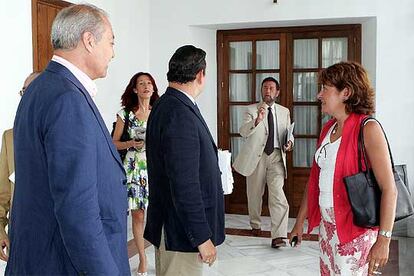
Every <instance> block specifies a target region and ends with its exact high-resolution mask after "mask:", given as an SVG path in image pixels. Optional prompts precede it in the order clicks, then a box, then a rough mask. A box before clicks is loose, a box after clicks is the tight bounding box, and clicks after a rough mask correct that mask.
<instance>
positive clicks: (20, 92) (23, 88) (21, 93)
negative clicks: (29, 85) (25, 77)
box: [19, 86, 26, 96]
mask: <svg viewBox="0 0 414 276" xmlns="http://www.w3.org/2000/svg"><path fill="white" fill-rule="evenodd" d="M24 91H26V87H24V86H23V87H22V89H20V91H19V95H20V96H23V94H24Z"/></svg>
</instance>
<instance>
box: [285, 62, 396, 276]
mask: <svg viewBox="0 0 414 276" xmlns="http://www.w3.org/2000/svg"><path fill="white" fill-rule="evenodd" d="M319 82H320V84H321V91H320V92H319V93H318V99H319V100H320V101H321V107H322V112H324V113H326V114H328V115H330V116H332V119H331V120H329V121H328V122H327V123H326V124H325V126H324V127H323V129H322V131H321V134H320V138H319V141H318V146H317V148H318V149H317V150H316V153H315V156H314V162H313V166H312V169H311V173H310V177H309V181H308V185H307V189H305V193H304V196H303V199H302V203H301V206H300V210H299V213H298V216H297V219H296V223H295V226H294V227H293V229H292V232H291V238H292V237H294V236H297V237H298V244H300V241H301V239H302V234H303V224H304V221H305V219H306V218H307V219H308V224H309V226H308V233H310V232H311V231H312V229H313V228H314V227H315V226H318V225H319V247H320V256H321V257H320V273H321V275H332V276H333V275H355V276H357V275H358V276H359V275H373V274H377V273H379V272H378V271H379V270H380V269H381V268H382V267H383V266H384V265H385V264H386V263H387V261H388V255H389V245H390V240H391V239H390V237H391V231H392V228H393V224H394V216H395V208H396V200H397V197H396V187H395V182H394V177H393V173H392V168H391V161H390V157H389V154H388V148H387V143H386V140H385V136H384V134H383V132H382V130H381V127H380V126H379V125H378V123H377V122H376V121H368V122H367V123H366V125H365V127H364V138H363V139H364V143H365V150H366V153H367V158H368V159H369V160H368V161H369V164H370V167H371V169H372V170H373V172H374V174H375V177H376V179H377V182H378V186H379V188H380V189H381V192H382V199H381V206H380V218H381V219H380V225H379V227H378V228H372V229H370V228H362V227H359V226H357V225H355V224H354V222H353V213H352V210H351V206H350V203H349V200H348V194H347V191H346V188H345V183H344V181H343V178H344V177H345V176H350V175H354V174H356V173H358V172H359V169H358V147H357V144H358V142H357V141H358V134H359V130H360V125H361V122H362V120H364V119H365V118H366V117H367V116H368V115H371V114H372V113H373V112H374V91H373V89H372V87H371V84H370V82H369V79H368V75H367V72H366V71H365V69H364V68H363V67H362V66H361V65H360V64H358V63H356V62H340V63H337V64H334V65H332V66H330V67H328V68H326V69H324V70H323V71H322V72H321V73H320V75H319Z"/></svg>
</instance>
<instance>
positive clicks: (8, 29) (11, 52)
mask: <svg viewBox="0 0 414 276" xmlns="http://www.w3.org/2000/svg"><path fill="white" fill-rule="evenodd" d="M31 18H32V12H31V1H30V0H25V1H5V0H0V33H1V37H2V42H1V43H0V52H1V54H2V55H1V66H0V83H1V90H0V98H1V100H0V133H1V134H2V133H3V131H4V130H5V129H8V128H12V127H13V121H14V115H15V114H16V109H17V105H18V104H19V101H20V96H19V94H18V92H19V90H20V89H21V88H22V86H23V82H24V80H25V79H26V77H27V76H28V75H29V74H30V73H31V72H32V68H33V62H32V19H31Z"/></svg>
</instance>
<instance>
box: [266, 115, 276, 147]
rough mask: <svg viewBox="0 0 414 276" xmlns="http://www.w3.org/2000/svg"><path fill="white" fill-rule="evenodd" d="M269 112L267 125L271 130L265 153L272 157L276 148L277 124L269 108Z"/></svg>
mask: <svg viewBox="0 0 414 276" xmlns="http://www.w3.org/2000/svg"><path fill="white" fill-rule="evenodd" d="M268 110H269V112H268V113H267V125H268V130H269V135H268V136H267V141H266V146H265V148H264V152H265V153H266V154H267V155H271V154H272V152H273V150H274V148H275V124H274V122H273V114H272V108H271V107H269V108H268Z"/></svg>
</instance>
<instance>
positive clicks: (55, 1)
mask: <svg viewBox="0 0 414 276" xmlns="http://www.w3.org/2000/svg"><path fill="white" fill-rule="evenodd" d="M39 4H41V5H47V6H50V7H53V8H66V7H69V6H70V5H73V4H72V3H69V2H66V1H62V0H32V52H33V71H40V70H41V68H39V56H38V51H37V47H38V26H37V19H38V18H37V17H38V10H37V8H38V5H39Z"/></svg>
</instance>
